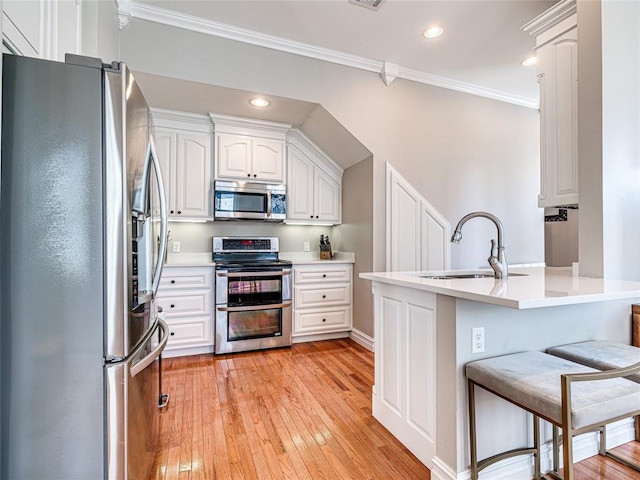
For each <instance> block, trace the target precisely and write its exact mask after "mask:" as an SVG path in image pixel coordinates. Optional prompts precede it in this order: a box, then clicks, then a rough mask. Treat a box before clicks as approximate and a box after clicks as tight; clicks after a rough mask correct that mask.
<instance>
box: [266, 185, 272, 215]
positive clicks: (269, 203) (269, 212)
mask: <svg viewBox="0 0 640 480" xmlns="http://www.w3.org/2000/svg"><path fill="white" fill-rule="evenodd" d="M270 216H271V190H267V217H270Z"/></svg>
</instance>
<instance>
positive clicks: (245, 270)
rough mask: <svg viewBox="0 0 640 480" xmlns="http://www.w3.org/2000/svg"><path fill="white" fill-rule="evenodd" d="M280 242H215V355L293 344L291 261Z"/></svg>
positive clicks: (256, 239) (274, 239) (217, 239)
mask: <svg viewBox="0 0 640 480" xmlns="http://www.w3.org/2000/svg"><path fill="white" fill-rule="evenodd" d="M279 251H280V246H279V240H278V237H213V261H214V262H215V264H216V267H215V268H216V332H215V336H216V338H215V353H216V354H220V353H230V352H244V351H247V350H259V349H264V348H275V347H284V346H288V345H291V316H292V315H291V262H289V261H286V260H280V259H279Z"/></svg>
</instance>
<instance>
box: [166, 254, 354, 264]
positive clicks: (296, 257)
mask: <svg viewBox="0 0 640 480" xmlns="http://www.w3.org/2000/svg"><path fill="white" fill-rule="evenodd" d="M211 257H212V255H211V252H204V253H173V252H169V253H167V261H166V262H165V264H164V265H165V267H213V266H215V263H214V262H213V260H212V258H211ZM280 259H281V260H290V261H291V262H292V263H293V264H294V265H310V264H316V263H318V264H319V263H325V264H326V263H354V262H355V254H354V253H351V252H334V254H333V259H332V260H320V253H319V252H280Z"/></svg>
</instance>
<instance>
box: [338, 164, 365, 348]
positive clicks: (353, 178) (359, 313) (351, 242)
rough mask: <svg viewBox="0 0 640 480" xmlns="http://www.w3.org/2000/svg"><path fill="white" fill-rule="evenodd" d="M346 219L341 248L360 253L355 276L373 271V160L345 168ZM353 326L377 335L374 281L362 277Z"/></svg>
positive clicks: (340, 234)
mask: <svg viewBox="0 0 640 480" xmlns="http://www.w3.org/2000/svg"><path fill="white" fill-rule="evenodd" d="M342 202H343V208H342V221H343V224H342V225H340V226H337V227H335V230H336V236H337V239H338V243H339V245H340V248H341V249H342V250H344V251H348V252H356V263H355V265H354V268H353V276H354V278H357V277H358V275H359V274H360V273H361V272H371V271H372V270H373V243H374V239H373V237H372V235H371V232H372V231H373V159H372V158H370V159H367V160H363V161H362V162H360V163H357V164H356V165H354V166H353V167H350V168H348V169H346V170H345V172H344V176H343V178H342ZM353 305H354V309H353V327H354V328H355V329H357V330H359V331H360V332H362V333H364V334H365V335H369V336H370V337H373V298H372V295H371V284H370V282H365V281H363V280H359V281H357V282H354V285H353Z"/></svg>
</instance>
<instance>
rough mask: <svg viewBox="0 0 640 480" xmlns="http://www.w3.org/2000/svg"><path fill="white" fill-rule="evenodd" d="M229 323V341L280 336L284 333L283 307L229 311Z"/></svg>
mask: <svg viewBox="0 0 640 480" xmlns="http://www.w3.org/2000/svg"><path fill="white" fill-rule="evenodd" d="M227 325H228V331H227V340H228V341H229V342H232V341H235V340H249V339H252V338H264V337H276V336H280V335H282V309H280V308H272V309H268V310H249V311H246V312H229V313H228V322H227Z"/></svg>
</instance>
